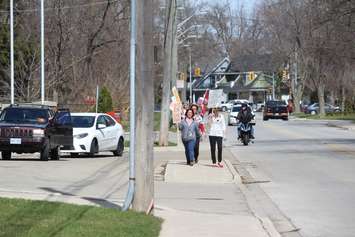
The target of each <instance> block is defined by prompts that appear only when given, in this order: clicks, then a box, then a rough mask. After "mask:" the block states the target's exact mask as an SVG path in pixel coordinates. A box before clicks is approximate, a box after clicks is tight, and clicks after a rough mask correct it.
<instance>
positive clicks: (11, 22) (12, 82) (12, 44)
mask: <svg viewBox="0 0 355 237" xmlns="http://www.w3.org/2000/svg"><path fill="white" fill-rule="evenodd" d="M10 68H11V75H10V77H11V104H14V103H15V75H14V74H15V72H14V71H15V70H14V0H10Z"/></svg>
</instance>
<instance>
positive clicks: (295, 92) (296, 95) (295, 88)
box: [291, 81, 304, 113]
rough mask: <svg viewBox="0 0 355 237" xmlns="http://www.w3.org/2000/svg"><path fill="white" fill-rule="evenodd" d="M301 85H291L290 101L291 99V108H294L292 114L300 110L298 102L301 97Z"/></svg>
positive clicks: (293, 83)
mask: <svg viewBox="0 0 355 237" xmlns="http://www.w3.org/2000/svg"><path fill="white" fill-rule="evenodd" d="M303 89H304V87H303V83H301V82H298V83H296V82H295V81H292V83H291V91H292V96H293V97H292V99H293V106H294V112H295V113H300V112H301V108H300V102H301V100H302V96H303Z"/></svg>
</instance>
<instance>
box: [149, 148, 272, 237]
mask: <svg viewBox="0 0 355 237" xmlns="http://www.w3.org/2000/svg"><path fill="white" fill-rule="evenodd" d="M206 145H207V144H206V143H203V144H202V152H201V154H200V161H199V163H198V164H197V165H194V166H193V167H190V166H187V165H186V164H185V162H186V161H185V157H184V153H183V152H159V156H164V155H165V156H166V157H167V160H168V162H167V166H166V169H165V175H164V180H163V181H156V183H155V189H156V192H155V196H156V202H155V204H156V208H155V215H157V216H159V217H161V218H163V219H164V223H163V226H162V231H161V234H160V236H161V237H175V236H176V237H178V236H179V237H180V236H184V237H185V236H186V237H189V236H191V237H200V236H201V237H202V236H203V237H205V236H211V237H213V236H216V237H217V236H218V237H227V236H233V237H238V236H240V237H268V236H270V235H269V234H268V233H267V232H266V231H265V229H264V227H263V226H262V224H261V222H260V221H259V219H258V218H256V217H255V216H254V215H253V213H252V212H251V211H250V209H249V206H248V204H247V201H246V199H245V197H244V195H243V193H242V192H241V190H240V188H239V184H238V183H239V175H238V174H237V173H236V172H235V170H234V168H233V167H232V165H231V163H230V161H229V160H228V158H229V157H224V158H225V160H224V162H223V164H224V168H216V167H212V166H211V161H210V160H209V157H210V154H209V152H208V151H207V150H206V147H205V146H206ZM230 159H231V158H230Z"/></svg>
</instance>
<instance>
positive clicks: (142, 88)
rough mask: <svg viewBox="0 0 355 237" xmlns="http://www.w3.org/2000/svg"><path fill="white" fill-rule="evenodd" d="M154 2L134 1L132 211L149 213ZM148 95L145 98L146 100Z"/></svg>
mask: <svg viewBox="0 0 355 237" xmlns="http://www.w3.org/2000/svg"><path fill="white" fill-rule="evenodd" d="M153 9H154V0H144V1H137V10H136V19H137V51H136V59H137V67H136V72H137V74H136V80H135V82H136V91H135V92H136V93H135V94H136V95H135V98H136V108H135V116H136V118H135V119H136V126H135V128H134V131H135V139H136V143H135V150H134V151H135V173H136V175H135V194H134V198H133V209H134V210H135V211H137V212H145V213H150V212H151V211H152V209H153V207H154V164H153V161H154V160H153V156H154V154H153V143H154V141H153V136H152V134H153V123H154V96H153V95H154V79H153V71H154V70H153V69H154V68H153V67H154V52H153V49H154V47H153V46H154V41H153V12H154V10H153ZM147 95H148V96H147Z"/></svg>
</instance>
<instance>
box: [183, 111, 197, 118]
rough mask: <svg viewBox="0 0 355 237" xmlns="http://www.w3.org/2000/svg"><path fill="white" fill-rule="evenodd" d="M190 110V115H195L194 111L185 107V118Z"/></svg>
mask: <svg viewBox="0 0 355 237" xmlns="http://www.w3.org/2000/svg"><path fill="white" fill-rule="evenodd" d="M189 111H191V112H192V117H193V116H194V115H195V113H194V111H193V110H192V109H187V110H186V112H185V117H186V118H187V113H188V112H189Z"/></svg>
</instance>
